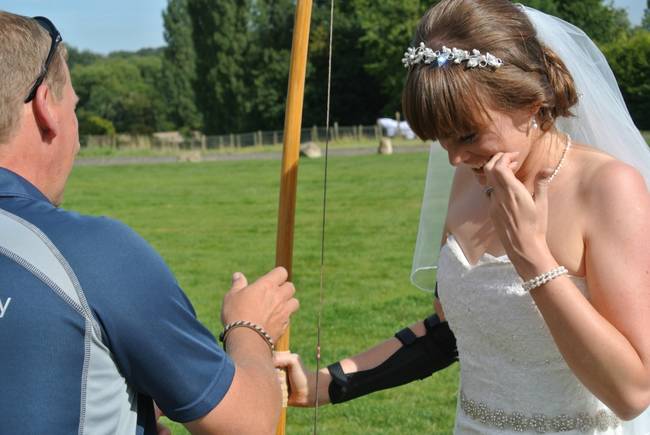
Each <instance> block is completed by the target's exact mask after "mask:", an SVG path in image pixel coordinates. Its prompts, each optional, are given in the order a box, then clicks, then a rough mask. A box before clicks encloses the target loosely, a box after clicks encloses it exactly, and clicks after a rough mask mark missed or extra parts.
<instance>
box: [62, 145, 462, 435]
mask: <svg viewBox="0 0 650 435" xmlns="http://www.w3.org/2000/svg"><path fill="white" fill-rule="evenodd" d="M438 160H439V166H440V169H439V171H438V172H437V176H438V178H439V184H440V193H439V200H440V215H439V216H438V221H437V222H434V223H433V225H436V226H438V227H440V226H441V222H440V220H441V219H442V217H443V213H444V209H445V206H446V191H447V188H448V185H449V182H450V174H451V170H450V168H449V167H448V164H447V162H446V157H445V156H444V154H442V153H441V154H440V159H438ZM426 163H427V154H425V153H419V154H405V155H392V156H362V157H346V158H332V159H330V174H329V177H330V178H329V186H328V192H329V202H328V217H327V236H326V237H327V239H326V272H325V303H324V307H323V320H322V325H323V327H322V355H323V363H325V364H329V363H331V362H333V361H335V360H337V359H339V358H341V357H344V356H347V355H350V354H352V353H356V352H358V351H361V350H363V349H365V348H366V347H368V346H370V345H372V344H374V343H376V342H378V341H380V340H382V339H384V338H387V337H390V336H391V335H392V334H393V333H394V332H395V331H396V330H398V329H400V328H401V327H402V326H403V325H406V324H409V323H411V322H413V321H415V320H418V319H422V318H424V317H425V316H427V315H429V314H430V313H431V310H432V306H431V302H432V296H431V295H430V294H428V293H424V292H421V291H419V290H417V289H415V287H412V286H411V285H410V284H409V281H408V275H409V271H410V265H411V263H410V262H411V256H412V252H413V244H414V240H415V236H416V231H417V223H418V213H419V206H420V199H421V195H422V189H423V181H424V172H425V169H426ZM322 165H323V162H322V160H303V161H302V162H301V167H300V176H299V178H300V180H299V192H298V204H297V217H296V234H295V250H294V254H295V260H294V261H295V262H294V282H295V284H296V287H297V288H298V292H299V293H298V295H299V298H300V300H301V304H302V307H301V310H300V311H299V312H298V313H297V314H296V315H295V317H294V319H293V323H292V325H293V326H292V338H291V342H292V345H291V347H292V350H293V351H295V352H299V353H300V354H302V355H303V358H304V359H305V361H306V362H307V364H309V365H310V366H312V367H314V366H315V361H314V353H315V346H316V343H315V340H316V338H315V337H316V313H317V305H318V302H317V301H318V282H319V261H320V222H321V200H322V170H323V166H322ZM279 170H280V164H279V162H278V161H236V162H235V161H233V162H214V163H199V164H176V165H158V166H115V167H77V168H75V169H74V171H73V174H72V176H71V179H70V182H69V185H68V190H67V196H66V199H65V204H64V206H65V207H66V208H69V209H74V210H78V211H81V212H84V213H89V214H103V215H108V216H111V217H114V218H117V219H120V220H122V221H124V222H126V223H127V224H128V225H130V226H132V227H133V228H135V229H136V230H137V231H138V232H139V233H140V234H142V235H143V236H144V237H145V238H146V239H147V240H149V241H150V242H151V243H152V244H153V246H154V247H155V248H156V249H157V250H158V251H159V252H160V253H161V254H162V255H163V257H164V258H165V259H166V261H167V262H168V263H169V265H170V266H171V268H172V270H173V271H174V272H175V274H176V276H177V278H178V280H179V281H180V283H181V285H182V286H183V288H184V289H185V291H186V292H187V293H188V295H189V297H190V299H191V300H192V302H193V304H194V306H195V308H196V310H197V313H198V316H199V318H200V319H201V321H203V322H204V323H205V324H206V325H207V326H208V327H209V328H210V330H212V332H213V333H214V334H215V335H216V334H218V333H219V331H220V323H219V315H218V313H219V306H220V300H221V297H222V296H223V294H224V292H225V291H226V290H227V288H228V286H229V281H230V275H231V273H232V272H233V271H235V270H241V271H243V272H244V273H246V274H247V275H248V276H249V278H254V277H256V276H258V275H260V274H261V273H263V272H265V271H266V270H268V269H270V268H271V267H272V266H273V263H274V255H275V232H276V214H277V213H276V211H277V198H278V179H279ZM188 376H189V375H188ZM457 380H458V370H457V367H456V366H455V367H453V368H451V369H448V370H447V371H445V372H443V373H438V374H436V375H434V376H433V377H431V378H429V379H427V380H424V381H420V382H417V383H414V384H411V385H408V386H404V387H401V388H399V389H396V390H393V391H388V392H381V393H377V394H375V395H372V396H369V397H365V398H361V399H358V400H356V401H354V402H351V403H349V404H344V405H337V406H334V407H332V406H327V407H323V408H321V409H320V411H319V413H320V416H319V430H318V432H319V433H320V434H337V435H338V434H341V435H344V434H396V433H402V434H415V433H429V434H448V433H451V431H452V426H453V416H454V410H455V400H456V398H455V392H456V384H457ZM170 382H183V379H177V380H170ZM312 418H313V411H312V410H301V409H290V410H289V416H288V421H289V423H288V428H287V433H288V434H290V435H291V434H306V433H311V424H312ZM173 427H174V433H175V434H182V433H186V432H185V431H184V429H183V428H182V427H181V426H180V425H173Z"/></svg>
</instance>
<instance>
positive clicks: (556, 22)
mask: <svg viewBox="0 0 650 435" xmlns="http://www.w3.org/2000/svg"><path fill="white" fill-rule="evenodd" d="M519 7H521V8H522V9H523V11H524V12H525V13H526V15H527V17H528V19H529V20H530V21H531V22H532V24H533V26H534V27H535V30H536V31H537V37H538V39H539V41H540V42H541V43H542V44H544V45H545V46H547V47H549V48H550V49H552V50H553V51H554V52H555V53H556V54H557V55H558V56H559V57H560V58H561V59H562V61H563V62H564V63H565V65H566V67H567V69H568V70H569V72H570V73H571V75H572V77H573V79H574V81H575V85H576V89H577V92H578V104H577V105H576V106H574V107H573V108H572V109H571V110H572V112H573V113H574V115H575V116H574V117H571V118H560V119H557V120H556V126H557V128H558V129H559V130H560V131H564V132H566V133H568V134H569V135H570V136H571V138H572V139H573V140H574V141H575V142H580V143H583V144H587V145H590V146H592V147H594V148H597V149H599V150H601V151H604V152H605V153H607V154H610V155H611V156H613V157H615V158H617V159H619V160H621V161H623V162H625V163H627V164H629V165H631V166H633V167H635V168H636V169H637V170H638V171H639V172H640V173H641V174H642V175H643V177H644V178H645V181H646V185H647V186H648V188H649V189H650V148H648V145H647V144H646V142H645V140H644V139H643V137H642V136H641V133H640V132H639V130H638V129H637V128H636V126H635V125H634V122H633V121H632V118H631V117H630V114H629V112H628V110H627V107H626V106H625V102H624V101H623V97H622V95H621V92H620V90H619V88H618V85H617V83H616V78H615V77H614V74H613V73H612V70H611V68H610V67H609V65H608V63H607V59H606V58H605V56H604V55H603V53H602V52H601V51H600V50H599V49H598V47H596V45H595V44H594V42H593V41H592V40H591V39H590V38H589V37H588V36H587V35H586V34H585V33H584V32H583V31H582V30H580V29H579V28H578V27H576V26H574V25H572V24H570V23H567V22H566V21H563V20H561V19H559V18H557V17H554V16H552V15H548V14H545V13H543V12H540V11H538V10H536V9H532V8H529V7H526V6H522V5H519ZM435 146H436V145H435V144H434V145H432V149H431V152H430V157H429V165H428V169H427V177H426V183H425V189H424V198H423V201H422V208H421V211H420V225H419V229H418V236H417V242H416V246H415V253H414V257H413V267H412V270H411V282H412V283H413V284H414V285H415V286H416V287H418V288H420V289H422V290H426V291H433V289H434V286H435V269H436V263H437V257H438V249H439V241H440V236H441V227H440V226H439V225H435V224H434V222H435V219H436V215H437V214H438V213H439V210H440V209H439V203H438V202H437V201H434V199H433V198H434V192H436V189H439V186H437V185H436V183H435V179H436V177H435V176H434V172H435V165H434V164H433V161H434V157H435V156H434V154H436V151H435V150H434V147H435ZM623 428H624V432H623V433H624V434H625V435H650V408H649V409H648V410H646V411H645V412H644V413H643V414H641V415H640V416H639V417H637V418H636V419H634V420H632V421H630V422H625V423H624V424H623Z"/></svg>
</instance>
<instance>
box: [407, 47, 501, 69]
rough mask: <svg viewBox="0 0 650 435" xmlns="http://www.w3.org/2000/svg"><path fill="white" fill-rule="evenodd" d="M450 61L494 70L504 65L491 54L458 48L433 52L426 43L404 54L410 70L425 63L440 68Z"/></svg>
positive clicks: (444, 48) (411, 48) (410, 48)
mask: <svg viewBox="0 0 650 435" xmlns="http://www.w3.org/2000/svg"><path fill="white" fill-rule="evenodd" d="M448 61H451V62H453V63H457V64H459V63H461V62H465V61H467V67H468V68H476V67H479V68H485V67H487V66H490V67H493V68H499V67H500V66H501V65H503V61H502V60H501V59H499V58H498V57H496V56H493V55H491V54H490V53H485V54H481V52H480V51H478V50H476V49H474V50H472V53H471V54H470V52H469V51H467V50H461V49H458V48H455V47H454V48H451V49H449V48H447V47H445V46H443V47H442V49H441V50H436V51H433V50H432V49H430V48H429V47H427V46H425V45H424V42H420V46H419V47H409V48H408V49H407V50H406V51H405V52H404V58H403V59H402V63H403V64H404V67H405V68H409V67H411V66H413V65H418V64H420V63H423V64H425V65H431V64H434V63H435V64H437V65H438V66H439V67H441V66H443V65H444V64H446V63H447V62H448Z"/></svg>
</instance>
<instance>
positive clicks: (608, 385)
mask: <svg viewBox="0 0 650 435" xmlns="http://www.w3.org/2000/svg"><path fill="white" fill-rule="evenodd" d="M576 206H578V207H579V206H581V204H576ZM584 206H585V211H586V213H587V214H586V219H585V221H586V223H585V226H586V227H585V241H586V243H585V248H586V253H585V269H586V279H587V284H588V288H589V295H590V300H587V299H586V298H585V297H584V296H583V295H582V293H581V292H580V291H579V290H578V288H577V287H576V286H575V285H574V284H573V282H572V281H571V280H570V279H568V278H567V277H566V276H563V277H560V278H557V279H554V280H552V281H550V282H549V283H547V284H545V285H542V286H541V287H538V288H537V289H534V290H532V291H531V295H532V297H533V299H534V300H535V303H536V304H537V307H538V308H539V310H540V312H541V313H542V315H543V316H544V319H545V321H546V323H547V325H548V327H549V330H550V332H551V334H552V335H553V338H554V340H555V342H556V344H557V346H558V348H559V350H560V352H561V353H562V355H563V357H564V359H565V360H566V362H567V363H568V365H569V366H570V367H571V369H572V370H573V372H574V373H575V374H576V376H577V377H578V378H579V379H580V380H581V382H582V383H583V384H584V385H585V386H586V387H587V388H589V389H590V390H591V391H592V392H593V393H594V394H595V395H596V396H597V397H598V398H599V399H600V400H601V401H603V402H604V403H605V404H606V405H607V406H609V407H610V408H611V409H612V410H613V411H614V412H615V413H616V414H617V415H618V416H619V417H621V418H623V419H631V418H634V417H635V416H636V415H638V414H639V413H641V412H643V410H644V409H645V408H646V407H647V406H648V405H649V404H650V196H649V194H648V190H647V188H646V185H645V181H644V180H643V178H642V177H641V175H640V174H638V173H637V172H636V171H635V170H634V169H632V168H630V167H629V166H626V165H624V164H622V163H620V162H615V161H613V162H610V163H607V164H605V165H604V166H603V167H602V168H600V169H599V170H598V171H596V176H595V177H593V180H592V183H590V186H589V188H588V193H587V194H586V196H585V204H584ZM540 252H542V255H538V256H534V255H533V256H532V257H531V258H534V261H531V262H530V267H529V268H528V269H529V270H525V269H527V267H525V266H523V267H521V269H523V270H524V271H523V272H522V270H519V268H518V272H519V273H520V274H522V277H523V278H524V279H529V278H531V277H533V276H536V275H538V274H540V273H544V272H547V271H548V270H550V269H552V268H554V267H556V266H557V263H556V261H555V259H554V258H553V257H552V255H551V254H550V252H549V251H548V247H546V251H545V252H544V250H543V249H542V250H541V251H540ZM526 274H528V276H525V275H526Z"/></svg>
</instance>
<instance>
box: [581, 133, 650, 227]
mask: <svg viewBox="0 0 650 435" xmlns="http://www.w3.org/2000/svg"><path fill="white" fill-rule="evenodd" d="M573 152H574V153H575V154H574V155H575V161H576V162H577V163H576V165H574V173H575V175H576V176H575V177H574V180H576V182H577V184H578V185H577V188H578V195H579V197H580V200H581V202H582V204H583V205H584V206H585V211H587V212H589V213H597V214H598V215H600V216H603V217H605V216H608V218H609V219H614V220H618V219H620V218H624V215H625V213H626V210H628V211H629V210H630V208H631V207H636V208H639V207H641V208H648V207H650V195H649V193H648V188H647V187H646V182H645V179H644V178H643V176H642V175H641V173H640V172H639V171H638V170H637V169H636V168H634V167H633V166H631V165H628V164H627V163H624V162H622V161H620V160H617V159H615V158H614V157H612V156H610V155H608V154H605V153H603V152H601V151H598V150H595V149H593V148H591V147H588V146H584V145H576V146H575V147H574V148H573Z"/></svg>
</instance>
